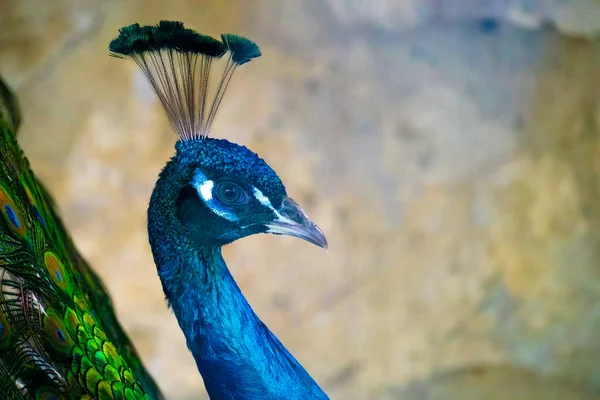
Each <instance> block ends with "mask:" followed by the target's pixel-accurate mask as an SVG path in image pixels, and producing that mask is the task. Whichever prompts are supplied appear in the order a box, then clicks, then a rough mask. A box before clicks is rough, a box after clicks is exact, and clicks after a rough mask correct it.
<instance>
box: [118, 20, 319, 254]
mask: <svg viewBox="0 0 600 400" xmlns="http://www.w3.org/2000/svg"><path fill="white" fill-rule="evenodd" d="M119 32H120V35H119V36H118V37H117V38H116V39H115V40H113V41H112V42H111V44H110V47H109V48H110V51H111V55H113V56H116V57H120V58H131V59H133V60H134V61H135V62H136V63H137V64H138V66H139V67H140V68H141V70H142V71H143V72H144V74H145V75H146V76H147V77H148V80H149V81H150V83H151V85H152V87H153V89H154V91H155V92H156V94H157V95H158V98H159V99H160V101H161V102H162V104H163V107H164V109H165V110H166V112H167V116H168V117H169V120H170V122H171V125H172V127H173V129H174V131H175V132H176V134H177V135H178V137H179V140H178V142H177V144H176V146H175V147H176V153H175V156H174V157H173V158H172V159H171V160H170V161H169V163H168V164H167V166H166V167H165V168H164V170H163V171H162V173H161V175H160V177H159V180H158V182H157V184H156V187H155V189H154V192H153V195H152V200H151V208H152V207H153V209H154V211H155V212H158V213H160V215H161V217H162V218H163V219H164V220H166V221H169V225H170V227H169V230H170V231H171V233H172V234H174V235H177V236H180V237H183V238H186V239H188V240H191V241H192V242H193V243H199V244H203V245H206V244H213V245H215V246H221V245H224V244H227V243H230V242H232V241H234V240H237V239H239V238H242V237H245V236H248V235H252V234H256V233H273V234H279V235H291V236H296V237H299V238H301V239H304V240H307V241H309V242H311V243H313V244H316V245H317V246H320V247H327V240H326V239H325V235H324V234H323V232H322V231H321V230H320V229H319V228H318V227H317V225H315V224H314V223H313V222H312V221H311V220H310V219H309V218H308V217H307V216H306V214H305V213H304V212H303V211H302V209H301V208H300V207H299V206H298V204H296V202H295V201H294V200H292V199H291V198H289V197H288V196H287V193H286V190H285V187H284V185H283V183H282V182H281V179H280V178H279V176H277V174H276V173H275V171H273V169H272V168H271V167H269V165H268V164H267V163H266V162H265V161H264V160H263V159H261V158H260V157H259V156H258V155H257V154H255V153H254V152H252V151H251V150H249V149H248V148H246V147H244V146H240V145H237V144H234V143H231V142H229V141H227V140H223V139H212V138H209V137H208V132H209V129H210V126H211V124H212V121H213V120H214V117H215V115H216V113H217V110H218V108H219V105H220V103H221V101H222V99H223V95H224V93H225V90H226V89H227V86H228V85H229V82H230V80H231V77H232V76H233V73H234V72H235V70H236V68H237V67H238V66H240V65H243V64H245V63H247V62H249V61H250V60H252V59H253V58H256V57H259V56H260V55H261V53H260V50H259V48H258V46H257V45H256V44H255V43H254V42H252V41H250V40H248V39H246V38H244V37H241V36H236V35H232V34H223V35H221V39H222V41H219V40H216V39H214V38H212V37H210V36H206V35H201V34H199V33H197V32H195V31H193V30H191V29H187V28H185V27H184V26H183V23H181V22H170V21H161V22H160V23H159V24H158V25H156V26H140V25H139V24H134V25H131V26H128V27H124V28H122V29H120V31H119ZM225 54H227V55H228V56H227V57H226V58H227V60H226V62H225V63H224V70H223V71H224V72H223V74H222V76H221V78H220V79H219V80H218V83H217V84H216V85H215V88H214V93H215V94H214V96H212V102H210V101H208V99H209V98H210V97H209V96H208V92H209V89H210V86H211V85H210V72H211V69H212V66H213V62H214V61H215V60H216V59H219V58H221V57H222V56H223V55H225Z"/></svg>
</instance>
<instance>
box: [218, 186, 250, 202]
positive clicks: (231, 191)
mask: <svg viewBox="0 0 600 400" xmlns="http://www.w3.org/2000/svg"><path fill="white" fill-rule="evenodd" d="M214 195H215V197H216V198H217V200H219V201H220V202H221V203H223V204H227V205H240V204H244V203H246V202H247V201H248V196H247V195H246V192H244V189H242V188H241V187H240V186H239V185H236V184H235V183H233V182H221V183H218V184H217V185H216V186H215V189H214Z"/></svg>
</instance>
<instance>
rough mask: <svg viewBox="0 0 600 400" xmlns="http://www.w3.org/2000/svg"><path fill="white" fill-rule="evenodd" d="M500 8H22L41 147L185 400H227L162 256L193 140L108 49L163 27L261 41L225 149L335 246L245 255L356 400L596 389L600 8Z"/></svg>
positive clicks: (14, 79) (25, 103)
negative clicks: (157, 227)
mask: <svg viewBox="0 0 600 400" xmlns="http://www.w3.org/2000/svg"><path fill="white" fill-rule="evenodd" d="M484 3H486V2H485V1H462V2H461V1H443V0H438V1H426V0H422V1H409V0H377V1H371V2H367V1H359V0H352V1H344V0H307V1H300V0H282V1H275V0H272V1H268V0H255V1H242V0H238V1H217V0H214V1H202V0H195V1H194V0H174V1H159V0H145V1H142V0H137V1H114V0H113V1H100V0H97V1H94V0H55V1H41V0H40V1H33V0H26V1H25V0H0V73H1V74H2V75H3V76H5V78H6V79H7V80H8V82H9V83H10V84H11V85H12V86H13V87H15V89H16V91H17V93H18V95H19V98H20V100H21V104H22V108H23V114H24V124H23V126H22V130H21V132H20V137H19V141H20V143H21V145H22V146H23V148H24V150H25V152H26V154H27V156H28V157H29V159H30V161H31V164H32V166H33V168H34V170H36V171H37V173H38V175H39V176H40V177H41V179H42V180H43V181H44V182H45V183H46V185H47V186H48V187H49V189H50V191H51V192H52V194H53V195H54V196H55V198H56V200H57V202H58V204H59V207H60V210H61V213H62V215H63V216H64V219H65V221H66V224H67V226H68V227H69V229H70V231H71V233H72V235H73V237H74V239H75V242H76V243H77V245H78V246H79V248H80V250H81V251H82V252H83V254H84V255H85V256H86V258H87V259H88V260H89V261H90V263H91V264H92V265H93V266H94V267H95V269H96V270H97V271H98V273H99V274H100V275H101V276H102V278H103V279H104V281H105V282H106V286H107V288H108V290H109V292H110V294H111V295H112V298H113V300H114V304H115V307H116V310H117V313H118V316H119V318H120V321H121V322H122V324H123V326H124V328H125V330H126V331H127V332H128V333H129V335H130V336H131V339H132V341H133V342H134V344H135V346H136V348H137V349H138V351H139V352H140V354H141V356H142V358H143V360H144V362H145V364H146V365H147V366H148V368H149V370H150V371H151V373H152V374H153V375H154V377H155V378H156V380H157V382H158V384H159V385H160V387H161V388H162V389H163V391H164V393H165V394H166V395H167V397H168V398H171V399H198V398H201V399H202V398H206V394H205V392H204V389H203V384H202V380H201V378H200V376H199V375H198V373H197V371H196V367H195V364H194V361H193V359H192V357H191V356H190V355H189V353H188V351H187V349H186V346H185V342H184V337H183V335H182V333H181V332H180V330H179V328H178V325H177V322H176V320H175V318H174V317H173V315H172V313H171V312H170V311H168V310H167V308H166V306H165V302H164V300H163V295H162V291H161V287H160V283H159V280H158V278H157V276H156V271H155V267H154V264H153V261H152V257H151V253H150V249H149V246H148V243H147V234H146V226H145V221H146V217H145V212H146V207H147V203H148V199H149V196H150V193H151V191H152V188H153V185H154V182H155V180H156V177H157V174H158V172H159V171H160V169H161V168H162V166H163V165H164V164H165V162H166V160H167V159H168V158H169V157H170V156H171V155H172V153H173V144H174V142H175V137H174V135H173V134H172V133H171V132H170V128H169V125H168V122H167V120H166V118H165V117H164V115H163V113H162V110H161V109H160V105H159V103H158V102H157V101H156V99H155V96H154V94H153V93H152V92H151V90H150V89H149V86H148V85H147V83H146V82H145V80H144V78H143V76H142V75H141V74H140V73H139V72H138V71H137V70H136V68H135V66H134V65H133V63H131V62H126V61H122V60H118V59H114V58H111V57H109V56H108V49H107V46H108V43H109V41H110V40H111V39H112V38H113V37H115V36H116V34H117V29H118V28H119V27H121V26H124V25H128V24H131V23H133V22H140V23H142V24H151V23H156V22H157V21H158V20H160V19H173V20H182V21H184V22H185V23H186V24H187V25H188V26H189V27H192V28H195V29H197V30H199V31H201V32H203V33H208V34H212V35H218V34H220V33H222V32H232V33H238V34H242V35H247V36H249V37H250V38H252V39H254V40H255V41H256V42H257V43H258V44H259V45H260V46H261V48H262V51H263V57H262V58H260V59H258V60H257V61H254V62H251V63H250V64H248V65H247V66H244V67H243V68H240V69H239V70H238V71H237V72H236V76H235V77H234V80H233V81H232V84H231V86H230V89H229V92H228V93H227V95H226V97H225V100H224V103H223V106H222V109H221V111H220V113H219V115H218V118H217V121H216V124H215V126H214V130H213V136H215V137H224V138H227V139H229V140H231V141H234V142H237V143H242V144H245V145H247V146H248V147H250V148H251V149H253V150H255V151H257V152H258V153H259V154H260V155H261V156H262V157H264V158H265V159H266V160H267V161H268V163H269V164H270V165H271V166H272V167H273V168H274V169H275V170H276V171H277V172H278V173H279V175H280V176H281V177H282V179H283V181H284V182H285V184H286V186H287V189H288V193H290V195H291V196H292V197H294V198H295V199H296V200H297V201H298V202H299V203H300V204H302V205H303V206H304V207H305V210H306V211H307V213H308V214H309V215H310V216H311V217H312V218H313V219H314V220H315V221H317V223H318V224H319V225H320V226H321V227H322V228H323V230H324V231H325V232H326V234H327V236H328V238H329V244H330V249H329V252H324V251H321V250H319V249H318V248H316V247H315V246H311V245H309V244H306V243H304V242H301V241H299V240H294V239H292V238H282V237H274V236H266V235H261V236H256V237H251V238H247V239H244V240H243V241H240V242H238V243H235V244H233V245H231V246H228V247H227V248H226V249H225V258H226V260H227V262H228V264H229V266H230V268H231V269H232V271H233V275H234V276H235V278H236V279H237V281H238V283H239V284H240V286H241V288H242V290H243V292H244V293H245V295H246V296H247V298H248V299H249V301H250V303H251V304H252V306H253V307H254V308H255V310H256V312H257V313H258V314H259V316H261V318H262V319H263V320H264V321H265V322H266V323H267V325H268V326H269V327H270V328H271V329H272V330H273V332H275V333H276V335H278V337H279V338H280V339H281V340H282V342H283V343H284V344H285V345H286V346H287V347H288V348H289V349H290V350H291V352H292V353H293V354H294V355H295V356H296V357H297V358H298V359H299V360H300V361H301V362H302V363H303V364H304V366H305V367H306V368H307V370H308V371H310V372H311V374H312V375H313V376H314V377H315V378H316V380H317V381H318V382H319V383H320V384H322V386H323V387H324V389H325V390H326V391H327V392H328V393H329V394H330V395H331V397H332V398H334V399H361V400H362V399H414V400H417V399H419V400H420V399H439V400H442V399H444V400H446V399H464V400H470V399H473V400H475V399H486V400H488V399H490V400H496V399H498V400H499V399H522V400H525V399H534V398H543V399H592V398H596V397H594V393H598V392H600V340H599V337H600V136H599V134H600V128H599V123H600V59H599V51H598V50H599V46H598V44H599V43H598V40H597V39H596V38H595V36H594V35H596V33H597V32H598V28H599V26H598V25H599V22H600V5H599V3H598V2H597V1H595V0H594V1H591V2H590V1H587V2H586V1H573V2H571V3H570V4H567V3H569V2H564V1H563V2H560V1H558V0H557V1H546V2H545V6H541V5H539V4H538V5H537V6H533V7H532V6H531V3H535V2H526V1H521V2H519V1H508V0H507V1H504V0H503V1H493V0H490V1H488V2H487V3H488V4H487V8H485V7H483V6H482V4H484ZM521 3H523V4H521ZM526 3H527V4H529V5H527V4H526ZM537 3H541V2H537ZM477 7H479V8H477ZM544 7H546V8H544ZM486 13H487V14H486ZM482 15H488V16H493V17H496V18H499V21H500V22H494V21H492V20H481V19H479V17H481V16H482ZM430 377H433V378H431V379H430Z"/></svg>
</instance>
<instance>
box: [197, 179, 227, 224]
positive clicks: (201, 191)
mask: <svg viewBox="0 0 600 400" xmlns="http://www.w3.org/2000/svg"><path fill="white" fill-rule="evenodd" d="M192 185H193V186H194V188H195V189H196V191H197V192H198V195H199V196H200V198H201V199H202V200H204V203H205V204H206V205H207V206H208V208H210V210H211V211H212V212H214V213H215V214H217V215H218V216H219V217H222V218H225V219H226V220H229V221H237V219H238V217H237V215H235V214H234V213H232V212H229V211H227V210H223V209H221V208H219V206H220V204H219V203H217V202H216V201H215V200H214V199H213V195H212V190H213V188H214V187H215V183H214V182H213V181H211V180H210V179H207V178H206V175H204V174H203V173H202V172H200V171H197V172H196V175H195V176H194V181H193V182H192Z"/></svg>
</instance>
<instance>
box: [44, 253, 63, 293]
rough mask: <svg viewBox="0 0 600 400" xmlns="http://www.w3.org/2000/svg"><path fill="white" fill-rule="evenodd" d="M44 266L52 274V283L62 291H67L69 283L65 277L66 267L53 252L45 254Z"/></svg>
mask: <svg viewBox="0 0 600 400" xmlns="http://www.w3.org/2000/svg"><path fill="white" fill-rule="evenodd" d="M44 265H45V266H46V269H47V270H48V273H49V274H50V278H51V279H52V281H53V282H54V283H55V284H56V286H58V287H59V288H60V289H62V290H67V288H68V282H67V276H66V275H65V268H64V265H63V264H62V263H61V262H60V261H59V259H58V257H57V256H56V255H55V254H54V253H53V252H51V251H47V252H46V253H45V254H44Z"/></svg>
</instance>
